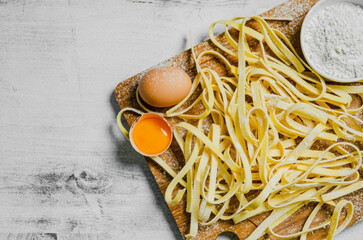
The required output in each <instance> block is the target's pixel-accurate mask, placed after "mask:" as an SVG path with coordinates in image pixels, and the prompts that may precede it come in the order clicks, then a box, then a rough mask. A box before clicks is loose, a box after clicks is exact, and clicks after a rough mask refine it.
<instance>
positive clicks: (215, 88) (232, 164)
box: [117, 16, 363, 240]
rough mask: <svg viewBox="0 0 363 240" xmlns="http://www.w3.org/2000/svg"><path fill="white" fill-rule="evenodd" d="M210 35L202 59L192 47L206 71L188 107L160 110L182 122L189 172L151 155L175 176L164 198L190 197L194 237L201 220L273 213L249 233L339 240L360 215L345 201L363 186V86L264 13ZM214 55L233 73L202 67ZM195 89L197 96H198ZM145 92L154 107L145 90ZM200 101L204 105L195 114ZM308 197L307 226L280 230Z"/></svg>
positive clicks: (179, 137) (177, 131) (180, 136)
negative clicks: (300, 50)
mask: <svg viewBox="0 0 363 240" xmlns="http://www.w3.org/2000/svg"><path fill="white" fill-rule="evenodd" d="M270 20H271V19H270ZM217 24H222V25H224V26H225V31H224V37H225V40H226V41H225V42H219V41H220V38H218V37H216V36H215V35H214V27H215V26H216V25H217ZM256 26H257V27H256ZM231 29H233V30H231ZM209 36H210V39H211V41H212V43H213V44H214V45H215V47H216V49H217V50H207V51H203V52H201V53H199V55H198V56H196V54H195V52H194V48H192V56H193V58H194V61H195V64H196V68H197V71H198V73H197V74H196V77H195V78H194V81H193V85H192V89H191V91H190V92H189V94H188V95H187V97H186V98H185V99H184V100H183V101H181V102H180V103H179V104H177V105H176V106H174V107H172V108H170V109H169V110H167V111H166V112H165V113H159V114H161V115H163V116H164V117H166V118H168V117H177V118H179V119H180V120H181V121H180V122H179V123H178V124H177V125H176V126H175V128H174V137H175V140H176V142H177V143H178V144H179V146H180V149H181V151H182V152H183V154H184V160H185V164H184V166H183V168H182V169H181V170H180V171H179V172H174V171H173V170H172V169H171V167H170V166H168V164H167V163H166V162H164V161H163V160H162V158H161V157H153V158H152V159H153V160H154V161H155V162H156V163H157V164H159V165H160V167H161V168H163V169H164V170H165V171H166V172H167V173H168V174H169V175H170V176H171V177H172V178H173V179H172V181H171V182H170V183H169V185H168V187H167V189H166V192H165V200H166V201H167V202H168V203H169V204H174V203H177V202H178V201H180V200H181V199H182V197H183V196H184V195H185V193H186V195H187V196H186V200H187V207H186V211H187V212H189V213H190V216H191V221H190V229H189V234H188V235H187V236H196V235H197V234H198V226H199V224H201V225H212V224H214V223H216V222H217V221H223V220H229V219H232V220H233V221H234V223H236V224H237V223H240V222H241V221H243V220H245V219H248V218H250V217H252V216H255V215H258V214H261V213H264V212H268V211H270V212H271V213H270V215H269V216H268V217H267V218H266V219H265V220H263V221H262V223H261V224H260V225H259V226H258V227H257V228H256V229H255V230H254V231H253V232H252V233H251V234H250V235H249V236H248V238H247V239H251V240H254V239H258V238H260V237H261V236H263V235H264V234H266V233H269V234H271V235H273V236H275V237H278V238H281V239H290V238H295V237H300V239H302V240H305V239H306V238H307V234H308V233H309V232H312V231H314V230H317V229H321V228H324V227H327V226H329V232H328V239H332V238H333V237H334V235H336V234H337V233H339V232H340V231H342V230H343V229H344V228H345V227H346V226H347V225H348V224H349V222H350V221H351V219H352V216H353V213H354V206H353V204H352V202H350V201H348V200H344V199H342V198H341V197H343V196H345V195H347V194H350V193H352V192H354V191H356V190H359V189H361V188H363V181H362V180H361V179H360V174H359V172H358V171H359V170H360V169H361V167H362V151H361V150H360V149H359V148H358V146H357V145H356V144H355V141H361V140H363V131H362V127H361V126H362V125H363V121H362V120H361V119H360V118H359V117H358V115H357V113H359V112H360V111H361V110H362V109H363V106H359V107H356V108H354V109H353V108H352V107H353V106H352V105H353V104H352V103H353V101H354V100H353V99H354V97H353V95H356V96H357V97H360V96H363V86H354V87H353V86H349V85H335V84H327V83H326V82H325V79H323V78H322V77H321V76H320V75H319V74H317V73H316V72H315V71H314V70H313V69H311V68H310V66H309V65H308V64H307V63H306V62H304V60H303V59H301V58H300V56H299V55H298V54H297V52H296V50H295V49H294V47H293V46H292V44H291V43H290V41H289V40H288V39H287V37H286V36H285V35H284V34H283V33H281V32H280V31H278V30H276V29H273V28H271V27H270V26H269V24H268V23H267V22H266V19H263V18H261V17H256V16H255V17H249V18H234V19H232V20H221V21H217V22H215V23H213V24H212V25H211V27H210V29H209ZM206 56H208V57H213V58H215V59H218V60H219V61H220V62H221V63H223V64H224V66H225V67H226V69H227V70H228V71H227V72H228V74H227V75H220V74H219V73H218V69H212V68H208V67H205V68H202V67H201V64H200V62H202V61H203V58H204V57H206ZM193 94H198V95H197V98H196V99H195V100H194V101H192V102H191V101H190V99H191V96H192V95H193ZM136 97H137V101H138V103H139V105H140V107H141V108H142V109H143V110H144V111H145V112H150V111H151V110H150V109H148V108H147V106H144V105H143V104H142V102H141V101H140V99H139V96H138V92H137V95H136ZM197 105H198V106H203V107H202V110H201V111H200V112H199V113H198V114H192V113H190V112H191V111H190V110H191V109H194V108H195V107H196V106H197ZM125 111H133V112H135V113H137V114H142V112H141V111H139V110H135V109H132V108H125V109H123V110H122V111H121V112H120V113H119V115H118V116H117V123H118V125H119V127H120V129H121V131H122V133H123V134H124V135H125V136H126V137H127V138H128V137H129V136H128V132H127V130H126V129H125V128H124V127H123V126H122V123H121V115H122V114H123V113H124V112H125ZM309 203H314V204H315V207H314V209H313V211H312V212H311V214H310V216H309V217H308V218H307V220H306V222H305V224H304V226H303V228H302V230H301V231H300V232H296V233H293V234H289V235H281V234H279V233H277V232H275V231H274V228H275V227H276V226H277V225H278V224H280V223H281V222H283V221H284V220H285V219H286V218H287V217H289V216H291V215H292V214H294V212H296V211H298V210H299V209H300V208H302V207H304V206H306V205H307V204H309ZM325 204H327V205H330V206H332V207H333V208H334V210H333V212H332V215H331V216H330V217H329V218H328V219H327V221H326V222H324V223H322V224H320V225H319V226H315V227H311V224H312V222H313V221H314V219H315V218H316V216H317V213H318V212H319V211H320V210H321V208H322V207H323V206H324V205H325ZM344 211H346V215H345V218H344V220H343V221H342V223H341V224H340V225H339V224H338V220H339V217H340V215H341V213H342V212H344Z"/></svg>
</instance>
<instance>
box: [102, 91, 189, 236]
mask: <svg viewBox="0 0 363 240" xmlns="http://www.w3.org/2000/svg"><path fill="white" fill-rule="evenodd" d="M110 103H111V105H112V108H113V110H114V113H115V119H116V116H117V114H118V112H119V111H120V107H119V106H118V103H117V101H116V99H115V96H114V92H112V93H111V95H110ZM122 123H123V124H124V126H128V125H127V123H126V120H125V119H122ZM115 125H116V121H115ZM114 127H115V126H114V125H110V126H109V133H110V137H111V138H112V140H113V142H114V143H115V147H116V149H117V150H116V152H117V154H116V156H115V157H116V161H118V162H120V163H121V164H122V166H124V167H126V168H129V167H130V165H133V167H134V166H135V165H136V167H137V168H139V169H141V170H142V171H143V173H144V175H145V177H146V178H147V182H148V183H149V185H150V188H151V189H152V192H153V193H154V198H155V199H156V202H157V204H158V206H159V207H160V209H161V210H162V211H163V213H164V216H165V218H166V221H167V222H168V223H169V226H170V230H171V231H172V232H173V234H174V236H175V239H183V238H182V236H181V233H180V231H179V228H178V226H177V224H176V222H175V220H174V217H173V215H172V214H171V212H170V210H169V208H168V205H167V204H166V202H165V200H164V196H163V194H162V193H161V191H160V189H159V186H158V184H157V183H156V181H155V178H154V176H153V175H152V173H151V171H150V169H149V166H148V165H147V163H146V161H145V159H144V158H143V157H142V156H141V155H140V154H138V153H137V152H136V151H135V150H134V149H133V148H132V146H131V144H130V143H129V142H123V144H120V138H119V137H118V136H115V133H114ZM120 135H122V134H121V132H120Z"/></svg>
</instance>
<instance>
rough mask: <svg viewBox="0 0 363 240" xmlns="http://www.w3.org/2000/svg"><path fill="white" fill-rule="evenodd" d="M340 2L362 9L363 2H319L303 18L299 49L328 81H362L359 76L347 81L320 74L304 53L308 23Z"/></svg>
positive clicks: (323, 0)
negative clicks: (355, 5)
mask: <svg viewBox="0 0 363 240" xmlns="http://www.w3.org/2000/svg"><path fill="white" fill-rule="evenodd" d="M341 2H347V3H353V4H357V5H360V6H362V7H363V0H320V1H319V2H318V3H316V4H315V5H314V6H313V7H312V8H311V9H310V11H309V12H308V14H307V15H306V16H305V19H304V22H303V24H302V27H301V33H300V42H301V49H302V52H303V54H304V57H305V59H306V61H307V62H308V63H309V65H310V66H311V67H312V68H313V69H314V70H315V71H316V72H317V73H319V74H320V75H321V76H323V77H325V78H327V79H329V80H332V81H335V82H357V81H360V80H363V76H359V77H357V78H351V79H348V78H347V79H343V78H337V77H334V76H331V75H329V74H328V73H326V72H322V71H321V70H319V69H317V67H316V66H314V64H313V62H312V61H311V59H310V57H309V56H308V55H307V54H306V53H305V49H306V44H307V43H306V42H305V37H306V31H307V28H308V26H309V23H310V21H311V20H312V19H313V18H314V17H315V16H316V15H318V14H319V13H320V12H321V11H322V10H323V9H325V8H326V7H328V6H330V5H333V4H336V3H341ZM362 24H363V23H362Z"/></svg>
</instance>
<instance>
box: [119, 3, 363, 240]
mask: <svg viewBox="0 0 363 240" xmlns="http://www.w3.org/2000/svg"><path fill="white" fill-rule="evenodd" d="M316 2H318V0H291V1H288V2H286V3H284V4H281V5H279V6H277V7H275V8H273V9H271V10H269V11H267V12H265V13H263V14H261V16H264V17H276V18H287V17H288V18H292V19H293V21H291V22H287V21H279V22H276V21H274V22H271V23H270V24H271V25H272V26H273V27H274V28H277V29H279V30H280V31H282V32H283V33H284V34H285V35H286V36H287V37H288V38H289V39H290V41H292V43H293V45H294V46H295V47H296V49H297V50H298V52H299V53H301V51H300V47H299V46H300V42H299V38H300V28H301V24H302V21H303V19H304V17H305V15H306V13H307V12H308V11H309V10H310V9H311V7H312V6H313V5H314V4H315V3H316ZM216 20H217V19H216ZM207 30H208V29H206V30H205V31H206V32H207ZM235 32H236V31H234V30H231V33H232V34H233V33H235ZM217 39H219V41H220V42H224V43H225V44H226V45H227V43H226V40H225V39H224V37H223V35H219V36H217ZM194 49H195V51H196V54H197V55H198V53H200V52H202V51H205V50H208V49H213V50H218V49H216V48H215V47H214V45H213V44H212V43H211V41H209V40H208V41H205V42H203V43H201V44H199V45H197V46H195V48H194ZM168 65H172V66H176V67H179V68H181V69H183V70H184V71H186V72H187V73H188V74H189V75H190V76H191V78H192V79H193V77H194V76H195V75H196V69H195V64H194V61H193V59H192V57H191V51H190V49H189V50H186V51H184V52H182V53H180V54H178V55H176V56H174V57H172V58H170V59H168V60H166V61H164V62H162V63H160V64H158V65H157V66H168ZM157 66H154V67H157ZM201 66H202V67H208V68H212V69H214V70H216V71H217V72H219V73H223V71H224V68H223V65H221V64H220V63H219V62H218V61H216V60H215V59H214V58H213V57H205V58H203V59H202V61H201ZM154 67H153V68H154ZM148 70H149V69H147V70H145V71H143V72H141V73H139V74H137V75H135V76H133V77H131V78H129V79H126V80H124V81H122V82H121V83H120V84H118V86H117V87H116V91H115V96H116V99H117V101H118V104H119V106H120V107H121V108H125V107H134V108H138V109H141V108H140V106H139V105H138V103H137V101H136V97H135V92H136V88H137V85H138V83H139V81H140V79H141V78H142V77H143V75H144V74H145V72H147V71H148ZM155 110H157V111H164V110H165V109H155ZM196 111H197V110H196ZM137 117H138V116H137V115H135V114H133V113H126V114H125V118H126V121H127V123H128V124H129V125H130V126H131V124H132V123H133V122H134V121H135V120H136V119H137ZM168 120H170V121H169V122H170V124H171V125H174V124H176V123H177V121H178V120H177V119H168ZM161 158H162V159H163V160H164V161H166V163H168V165H169V166H171V167H172V168H173V169H174V170H175V171H178V170H180V169H181V168H182V166H183V164H184V159H183V155H182V154H181V152H180V150H179V149H178V146H177V144H176V143H175V142H173V143H172V145H171V147H170V148H169V149H168V150H167V151H166V152H165V153H164V154H162V155H161ZM146 160H147V163H148V165H149V167H150V170H151V172H152V174H153V175H154V177H155V180H156V182H157V183H158V185H159V188H160V190H161V192H162V193H163V194H164V193H165V190H166V188H167V186H168V184H169V182H170V181H171V178H170V177H169V176H168V175H167V174H166V173H165V172H164V171H163V170H162V169H161V168H160V167H159V166H158V165H157V164H155V163H154V162H153V160H151V159H149V158H146ZM362 194H363V191H357V192H354V193H352V194H350V195H348V196H346V197H345V198H346V199H349V200H351V201H352V202H353V204H354V206H355V214H354V216H353V219H352V221H351V223H350V225H352V224H354V223H356V222H358V221H360V220H362V218H363V217H362V215H363V214H362V213H361V212H362V211H363V195H362ZM168 206H169V209H170V211H171V213H172V214H173V216H174V219H175V221H176V223H177V225H178V227H179V229H180V232H181V234H182V236H183V237H184V238H185V235H186V234H187V233H188V232H189V221H190V214H189V213H187V212H186V211H185V206H186V199H185V196H184V199H182V201H180V202H179V203H178V204H169V205H168ZM312 208H313V205H308V206H306V207H304V208H302V209H300V210H299V211H297V212H296V213H294V214H293V215H292V216H291V217H289V218H288V219H287V220H286V221H284V222H283V223H282V224H280V225H279V226H277V227H276V228H275V229H274V230H275V232H277V233H279V234H282V235H286V234H291V233H294V232H297V231H299V230H301V228H302V226H303V224H304V222H305V220H306V218H307V217H308V216H309V214H310V212H311V211H312ZM329 214H331V209H328V208H326V209H323V210H322V211H320V212H319V213H318V216H317V218H316V219H317V220H316V221H314V223H313V224H312V226H317V225H319V223H321V222H323V221H325V220H326V218H327V217H328V216H329ZM268 215H269V213H264V214H261V215H258V216H255V217H252V218H250V219H248V220H245V221H243V222H241V223H238V224H233V222H232V221H218V222H217V223H215V224H214V225H212V226H208V227H205V226H199V232H198V235H197V236H196V237H193V238H189V239H206V240H208V239H216V238H217V236H218V235H219V234H220V233H222V232H225V231H228V232H233V233H235V234H236V235H237V236H238V237H239V239H245V238H246V237H247V236H248V235H249V234H250V233H251V232H252V231H253V230H254V229H255V228H256V226H258V225H259V224H260V223H261V222H262V221H263V220H264V219H265V218H266V217H267V216H268ZM343 215H344V214H343ZM341 218H344V216H341ZM327 230H328V228H325V229H320V230H317V231H315V232H314V234H309V236H308V238H309V239H325V238H326V235H327ZM268 237H269V238H270V239H276V238H275V237H274V236H272V235H270V234H268V233H267V234H266V235H265V236H264V237H263V238H261V239H264V238H265V239H266V238H268Z"/></svg>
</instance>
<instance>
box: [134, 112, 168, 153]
mask: <svg viewBox="0 0 363 240" xmlns="http://www.w3.org/2000/svg"><path fill="white" fill-rule="evenodd" d="M132 139H133V141H134V144H135V146H136V147H137V148H138V149H139V150H140V151H141V152H143V153H145V154H146V155H157V154H160V153H162V152H164V151H165V150H166V149H167V148H168V147H169V144H170V142H171V129H170V126H169V125H168V124H167V123H166V122H165V121H163V120H162V119H160V118H157V117H150V118H145V119H140V121H139V122H138V123H137V124H136V125H135V127H134V130H133V133H132Z"/></svg>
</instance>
